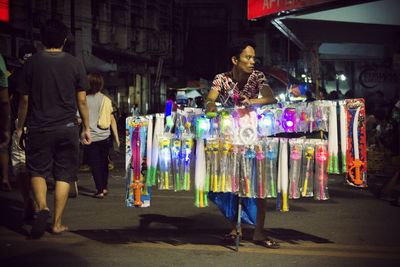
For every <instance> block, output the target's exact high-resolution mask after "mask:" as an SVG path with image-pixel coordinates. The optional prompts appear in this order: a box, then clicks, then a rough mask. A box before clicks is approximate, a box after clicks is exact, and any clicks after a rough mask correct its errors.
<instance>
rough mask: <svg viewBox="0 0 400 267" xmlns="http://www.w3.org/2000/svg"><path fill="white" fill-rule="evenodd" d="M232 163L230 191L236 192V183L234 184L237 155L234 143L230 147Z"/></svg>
mask: <svg viewBox="0 0 400 267" xmlns="http://www.w3.org/2000/svg"><path fill="white" fill-rule="evenodd" d="M232 155H233V156H232V158H233V159H232V163H233V170H232V192H236V191H237V184H236V180H237V176H236V172H237V155H238V147H237V146H236V145H234V146H233V149H232Z"/></svg>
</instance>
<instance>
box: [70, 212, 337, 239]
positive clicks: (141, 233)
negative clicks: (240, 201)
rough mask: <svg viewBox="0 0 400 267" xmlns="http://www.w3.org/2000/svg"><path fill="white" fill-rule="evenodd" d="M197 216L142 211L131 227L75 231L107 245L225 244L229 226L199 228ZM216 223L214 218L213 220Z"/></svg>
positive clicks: (287, 235)
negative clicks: (139, 217)
mask: <svg viewBox="0 0 400 267" xmlns="http://www.w3.org/2000/svg"><path fill="white" fill-rule="evenodd" d="M196 220H197V219H196V218H194V217H170V216H165V215H158V214H142V215H141V219H140V225H139V226H138V227H136V228H130V229H101V230H77V231H72V232H73V233H75V234H78V235H81V236H84V237H85V238H88V239H92V240H96V241H99V242H103V243H106V244H128V243H144V242H147V243H160V242H163V243H167V244H170V245H173V246H178V245H184V244H203V245H221V246H225V247H226V244H225V243H224V240H223V236H224V235H225V234H226V233H228V232H229V231H230V229H229V228H221V227H219V228H218V227H214V226H213V223H208V224H207V225H205V227H201V228H200V227H196V226H195V225H198V221H197V222H196ZM209 221H210V222H212V221H213V220H209ZM252 233H253V229H252V228H249V227H245V228H243V240H245V241H248V242H251V237H252ZM266 233H267V235H268V236H270V237H272V238H274V239H277V240H282V241H285V242H288V243H291V244H297V243H298V241H310V242H315V243H332V242H331V241H330V240H328V239H325V238H321V237H318V236H314V235H310V234H307V233H303V232H299V231H295V230H291V229H282V228H272V229H269V230H268V231H266Z"/></svg>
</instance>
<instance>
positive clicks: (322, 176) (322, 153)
mask: <svg viewBox="0 0 400 267" xmlns="http://www.w3.org/2000/svg"><path fill="white" fill-rule="evenodd" d="M316 160H317V162H318V167H319V173H318V181H319V198H320V199H321V200H325V199H327V197H326V195H325V180H326V179H327V177H326V170H325V165H326V161H327V160H328V152H327V151H326V148H325V146H320V147H319V148H318V150H317V153H316Z"/></svg>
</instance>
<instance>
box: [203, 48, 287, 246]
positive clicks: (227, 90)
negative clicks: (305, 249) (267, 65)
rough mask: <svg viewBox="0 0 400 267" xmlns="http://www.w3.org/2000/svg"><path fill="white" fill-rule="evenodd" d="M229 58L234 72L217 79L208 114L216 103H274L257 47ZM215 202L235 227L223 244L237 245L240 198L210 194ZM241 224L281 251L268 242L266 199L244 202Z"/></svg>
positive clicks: (226, 105)
mask: <svg viewBox="0 0 400 267" xmlns="http://www.w3.org/2000/svg"><path fill="white" fill-rule="evenodd" d="M228 56H229V58H230V60H231V63H232V64H233V66H232V69H231V71H229V72H225V73H221V74H218V75H216V76H215V78H214V81H213V83H212V86H211V89H210V92H209V93H208V97H207V100H206V103H205V107H206V111H207V112H214V111H217V106H216V104H215V102H216V101H218V102H219V103H221V105H222V107H224V108H233V107H234V106H253V105H265V104H272V103H275V102H276V100H275V97H274V94H273V92H272V89H271V87H270V86H269V85H268V82H267V79H266V77H265V75H264V73H263V72H261V71H258V70H255V69H254V65H255V45H254V44H253V43H251V42H248V41H245V42H242V43H239V44H236V45H234V46H232V48H231V49H230V50H229V55H228ZM209 198H210V199H211V201H213V202H214V203H215V204H216V205H217V206H218V207H219V209H220V210H221V212H222V213H223V214H224V216H225V217H226V218H227V219H228V220H229V221H230V222H231V223H232V230H231V232H230V233H228V234H226V235H225V237H224V240H225V241H226V242H227V243H232V244H233V243H234V242H235V241H236V237H237V234H239V235H240V237H241V235H242V231H241V228H240V229H239V231H237V229H236V227H235V219H236V218H237V214H236V213H237V209H236V207H237V205H238V199H239V198H238V196H237V195H236V194H234V193H209ZM242 206H243V209H242V212H241V221H242V222H244V223H247V224H251V225H255V230H254V233H253V242H254V243H256V244H258V245H262V246H264V247H267V248H279V247H280V245H279V243H278V242H276V241H274V240H272V239H270V238H268V237H267V236H266V235H265V233H264V231H263V229H264V221H265V212H266V199H261V198H257V199H255V198H243V199H242Z"/></svg>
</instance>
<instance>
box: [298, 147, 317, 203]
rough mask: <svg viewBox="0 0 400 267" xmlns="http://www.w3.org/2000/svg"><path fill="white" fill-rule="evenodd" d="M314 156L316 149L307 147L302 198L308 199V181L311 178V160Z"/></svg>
mask: <svg viewBox="0 0 400 267" xmlns="http://www.w3.org/2000/svg"><path fill="white" fill-rule="evenodd" d="M313 156H314V148H313V147H311V146H307V147H306V152H305V157H306V160H307V165H306V176H305V178H304V183H303V191H302V194H301V195H302V196H303V197H306V196H307V190H308V179H309V177H310V165H311V159H312V157H313Z"/></svg>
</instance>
